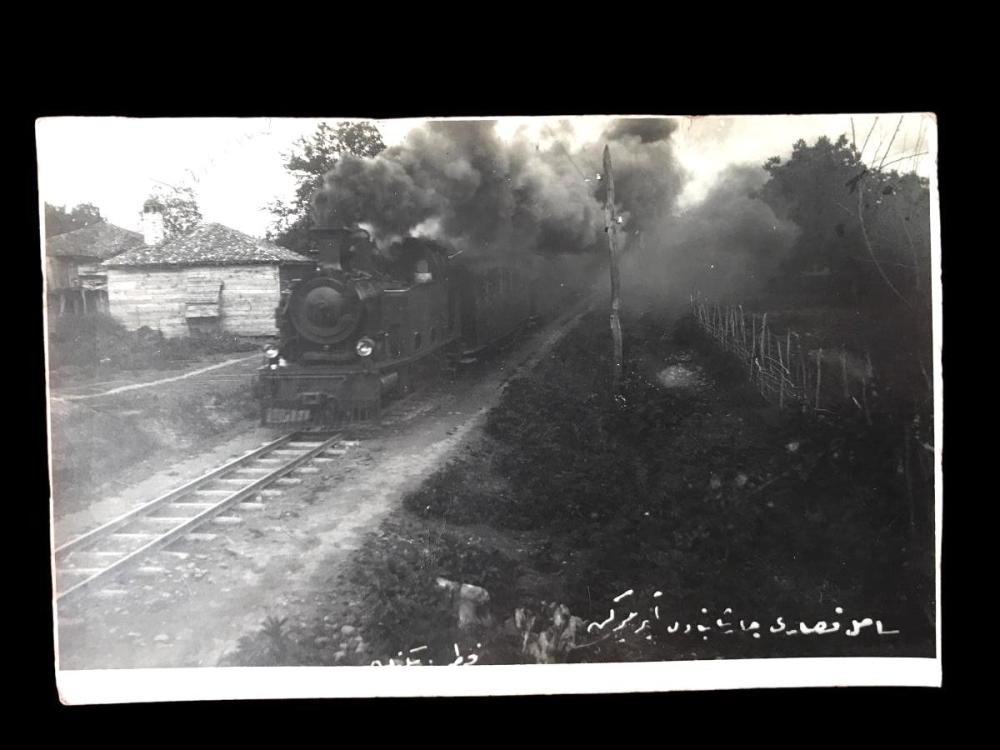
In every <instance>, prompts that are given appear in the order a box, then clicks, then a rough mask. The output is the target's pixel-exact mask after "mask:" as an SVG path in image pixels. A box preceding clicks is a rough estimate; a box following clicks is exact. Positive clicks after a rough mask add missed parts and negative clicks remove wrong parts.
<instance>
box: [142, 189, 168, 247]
mask: <svg viewBox="0 0 1000 750" xmlns="http://www.w3.org/2000/svg"><path fill="white" fill-rule="evenodd" d="M165 236H166V231H165V230H164V228H163V206H161V205H160V203H159V202H158V201H157V200H155V199H153V198H150V199H149V200H148V201H146V202H145V203H144V204H143V206H142V239H143V242H145V243H146V244H147V245H158V244H160V243H161V242H163V240H164V238H165Z"/></svg>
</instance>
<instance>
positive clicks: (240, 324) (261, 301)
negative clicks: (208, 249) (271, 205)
mask: <svg viewBox="0 0 1000 750" xmlns="http://www.w3.org/2000/svg"><path fill="white" fill-rule="evenodd" d="M206 280H210V281H211V282H212V283H215V282H218V284H220V285H221V297H220V299H221V302H220V304H219V316H220V317H219V327H220V328H221V330H223V331H225V332H228V333H235V334H239V335H243V336H265V335H273V334H275V333H276V328H275V325H274V309H275V307H276V306H277V304H278V296H279V282H278V267H277V265H255V266H197V267H180V268H162V269H159V268H109V269H108V304H109V307H110V312H111V315H113V316H114V317H115V318H117V319H118V320H120V321H121V322H122V323H123V324H124V325H125V326H126V327H128V328H129V329H132V330H134V329H137V328H141V327H142V326H149V327H150V328H153V329H159V330H160V331H162V332H163V335H164V336H186V335H189V334H190V333H191V327H190V325H189V323H188V319H187V317H186V314H185V313H186V310H187V305H188V303H189V302H194V301H196V300H194V299H192V298H191V292H190V289H191V284H193V283H194V282H195V281H200V282H201V286H202V287H203V286H204V282H205V281H206ZM197 301H202V300H197Z"/></svg>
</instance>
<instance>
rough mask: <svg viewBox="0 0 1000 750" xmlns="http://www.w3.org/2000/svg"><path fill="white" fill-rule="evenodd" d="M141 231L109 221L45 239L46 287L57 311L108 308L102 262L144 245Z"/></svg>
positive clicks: (74, 311)
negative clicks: (131, 229) (133, 230)
mask: <svg viewBox="0 0 1000 750" xmlns="http://www.w3.org/2000/svg"><path fill="white" fill-rule="evenodd" d="M142 244H143V237H142V235H141V234H140V233H138V232H132V231H129V230H128V229H122V228H121V227H118V226H115V225H114V224H109V223H107V222H105V221H102V222H98V223H97V224H91V225H90V226H88V227H84V228H83V229H75V230H73V231H72V232H66V233H64V234H57V235H55V236H54V237H49V238H48V239H46V240H45V287H46V291H47V292H48V301H49V307H50V310H51V311H52V314H54V315H59V316H62V315H65V314H67V313H69V314H75V315H80V314H86V313H89V312H107V310H108V292H107V273H106V270H105V269H104V268H103V267H102V266H101V262H102V261H104V260H107V259H109V258H113V257H114V256H116V255H120V254H121V253H123V252H125V251H127V250H131V249H133V248H136V247H140V246H141V245H142Z"/></svg>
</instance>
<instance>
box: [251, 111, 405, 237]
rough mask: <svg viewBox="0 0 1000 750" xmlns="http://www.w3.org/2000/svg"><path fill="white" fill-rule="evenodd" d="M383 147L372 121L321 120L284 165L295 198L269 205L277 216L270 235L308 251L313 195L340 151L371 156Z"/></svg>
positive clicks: (297, 144) (383, 143)
mask: <svg viewBox="0 0 1000 750" xmlns="http://www.w3.org/2000/svg"><path fill="white" fill-rule="evenodd" d="M384 149H385V142H384V141H383V140H382V134H381V133H379V131H378V128H376V127H375V126H374V125H372V124H371V123H367V122H341V123H338V124H336V125H333V126H331V125H329V124H327V123H325V122H321V123H320V124H319V126H318V127H317V128H316V132H315V133H313V134H312V135H311V136H309V137H307V138H301V139H299V141H298V142H297V143H296V144H295V146H294V148H293V150H292V152H291V153H290V154H288V155H287V156H286V161H285V168H286V169H287V170H288V171H289V172H290V173H291V174H292V175H293V176H294V177H295V180H296V183H297V185H296V188H295V197H294V199H292V200H291V201H289V202H285V201H276V202H275V203H273V204H271V205H270V206H269V207H268V208H269V210H270V211H271V212H272V213H273V214H274V215H275V217H276V218H275V222H274V225H273V227H272V229H271V231H270V232H269V233H268V238H269V239H271V240H273V241H274V242H277V243H278V244H280V245H283V246H285V247H288V248H291V249H292V250H298V251H306V250H308V249H309V246H310V244H309V228H310V227H311V226H312V215H311V212H312V198H313V195H315V194H316V191H317V190H319V189H320V188H321V187H323V177H324V175H325V174H326V173H327V172H329V171H330V170H331V169H333V166H334V165H335V164H336V163H337V160H338V159H339V157H340V155H341V154H344V153H350V154H355V155H356V156H368V157H371V156H377V155H378V154H379V153H381V152H382V151H383V150H384Z"/></svg>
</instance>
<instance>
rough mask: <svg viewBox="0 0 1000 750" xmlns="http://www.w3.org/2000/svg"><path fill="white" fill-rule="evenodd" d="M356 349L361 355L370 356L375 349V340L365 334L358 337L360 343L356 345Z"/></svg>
mask: <svg viewBox="0 0 1000 750" xmlns="http://www.w3.org/2000/svg"><path fill="white" fill-rule="evenodd" d="M354 351H356V352H357V353H358V356H359V357H370V356H371V355H372V352H373V351H375V342H374V341H372V340H371V339H370V338H368V337H367V336H365V337H364V338H361V339H358V343H357V344H355V345H354Z"/></svg>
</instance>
